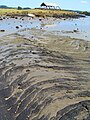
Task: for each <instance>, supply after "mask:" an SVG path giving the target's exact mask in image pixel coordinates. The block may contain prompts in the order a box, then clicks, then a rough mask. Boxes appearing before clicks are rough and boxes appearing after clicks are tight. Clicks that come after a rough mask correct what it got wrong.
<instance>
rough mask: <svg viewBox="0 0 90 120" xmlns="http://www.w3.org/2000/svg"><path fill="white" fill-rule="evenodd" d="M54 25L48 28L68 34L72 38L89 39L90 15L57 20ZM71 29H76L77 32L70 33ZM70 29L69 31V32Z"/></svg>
mask: <svg viewBox="0 0 90 120" xmlns="http://www.w3.org/2000/svg"><path fill="white" fill-rule="evenodd" d="M55 24H56V26H54V27H51V28H48V30H52V31H60V33H61V34H62V33H63V35H68V36H71V37H74V38H81V39H86V40H90V17H87V18H80V19H71V20H64V21H63V20H62V21H61V22H60V21H57V22H56V23H55ZM73 30H78V31H79V32H78V33H75V32H74V33H72V32H73ZM70 31H71V32H70Z"/></svg>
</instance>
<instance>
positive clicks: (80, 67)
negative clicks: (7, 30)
mask: <svg viewBox="0 0 90 120" xmlns="http://www.w3.org/2000/svg"><path fill="white" fill-rule="evenodd" d="M26 33H27V34H26ZM25 34H26V35H25ZM28 34H29V37H28ZM89 119H90V42H89V41H84V40H80V39H75V38H70V37H64V36H60V35H59V34H57V35H56V33H54V32H53V31H49V32H48V31H46V30H42V29H36V28H34V29H24V30H21V31H19V32H18V34H17V33H15V34H10V35H6V36H3V37H1V38H0V120H89Z"/></svg>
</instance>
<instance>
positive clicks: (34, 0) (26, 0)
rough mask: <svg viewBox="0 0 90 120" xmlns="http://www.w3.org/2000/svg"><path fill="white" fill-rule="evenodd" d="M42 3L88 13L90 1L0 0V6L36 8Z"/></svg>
mask: <svg viewBox="0 0 90 120" xmlns="http://www.w3.org/2000/svg"><path fill="white" fill-rule="evenodd" d="M42 2H49V3H56V4H58V5H59V6H60V8H61V9H70V10H83V11H90V0H0V5H7V6H9V7H17V6H21V7H30V8H36V7H39V6H40V4H41V3H42Z"/></svg>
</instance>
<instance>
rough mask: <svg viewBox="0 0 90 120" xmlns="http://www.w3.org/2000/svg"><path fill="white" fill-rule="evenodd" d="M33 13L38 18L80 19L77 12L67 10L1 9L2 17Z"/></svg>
mask: <svg viewBox="0 0 90 120" xmlns="http://www.w3.org/2000/svg"><path fill="white" fill-rule="evenodd" d="M28 13H32V14H34V15H36V16H37V17H78V16H79V14H78V13H76V12H71V11H65V10H45V9H43V10H42V9H30V10H17V9H0V15H26V14H28Z"/></svg>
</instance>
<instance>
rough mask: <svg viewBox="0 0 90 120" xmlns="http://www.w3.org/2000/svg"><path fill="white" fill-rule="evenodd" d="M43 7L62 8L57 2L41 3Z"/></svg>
mask: <svg viewBox="0 0 90 120" xmlns="http://www.w3.org/2000/svg"><path fill="white" fill-rule="evenodd" d="M40 7H41V8H43V9H60V7H59V6H58V5H57V4H56V3H45V2H43V3H42V4H41V5H40Z"/></svg>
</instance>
